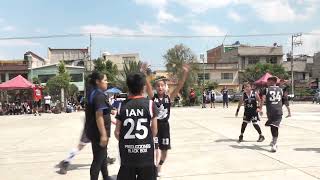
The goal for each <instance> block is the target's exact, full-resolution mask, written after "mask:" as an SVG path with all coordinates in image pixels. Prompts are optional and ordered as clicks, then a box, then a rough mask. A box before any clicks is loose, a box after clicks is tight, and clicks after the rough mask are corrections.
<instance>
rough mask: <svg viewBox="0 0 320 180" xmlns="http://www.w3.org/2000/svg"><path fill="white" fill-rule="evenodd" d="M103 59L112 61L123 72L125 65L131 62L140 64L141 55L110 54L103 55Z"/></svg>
mask: <svg viewBox="0 0 320 180" xmlns="http://www.w3.org/2000/svg"><path fill="white" fill-rule="evenodd" d="M102 58H103V59H104V60H105V61H107V60H110V61H111V62H112V63H113V64H116V65H117V67H118V70H119V71H123V65H124V63H126V62H129V61H135V62H139V61H140V57H139V53H127V54H110V53H108V52H105V53H102Z"/></svg>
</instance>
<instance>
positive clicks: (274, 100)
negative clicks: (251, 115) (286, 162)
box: [262, 77, 283, 152]
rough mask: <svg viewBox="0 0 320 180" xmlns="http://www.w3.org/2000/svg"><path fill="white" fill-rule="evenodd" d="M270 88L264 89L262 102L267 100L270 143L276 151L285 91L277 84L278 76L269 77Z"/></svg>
mask: <svg viewBox="0 0 320 180" xmlns="http://www.w3.org/2000/svg"><path fill="white" fill-rule="evenodd" d="M267 83H268V88H266V89H265V90H264V91H263V98H262V103H264V101H265V102H266V108H267V117H268V121H267V122H266V126H270V128H271V134H272V142H271V143H270V146H271V152H276V151H277V149H278V147H277V140H278V135H279V126H280V123H281V120H282V96H283V91H282V89H281V88H280V87H278V86H277V85H276V84H277V77H270V78H268V81H267Z"/></svg>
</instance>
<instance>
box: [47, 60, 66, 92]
mask: <svg viewBox="0 0 320 180" xmlns="http://www.w3.org/2000/svg"><path fill="white" fill-rule="evenodd" d="M58 73H59V74H58V75H57V76H54V77H52V78H50V79H49V80H48V82H47V85H46V86H47V88H48V92H49V93H50V94H51V95H53V96H54V97H55V96H56V97H60V95H61V89H65V90H66V92H67V94H66V95H68V89H69V85H70V81H71V77H70V75H69V73H68V72H67V69H66V67H65V65H64V62H63V61H60V63H59V66H58Z"/></svg>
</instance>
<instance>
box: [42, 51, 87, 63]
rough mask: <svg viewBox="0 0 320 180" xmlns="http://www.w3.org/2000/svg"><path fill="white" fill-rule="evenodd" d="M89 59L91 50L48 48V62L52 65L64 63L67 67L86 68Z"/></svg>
mask: <svg viewBox="0 0 320 180" xmlns="http://www.w3.org/2000/svg"><path fill="white" fill-rule="evenodd" d="M88 59H89V48H83V49H53V48H50V47H49V48H48V60H49V63H50V64H56V63H59V62H60V61H64V62H65V64H67V65H72V66H85V65H86V62H87V60H88Z"/></svg>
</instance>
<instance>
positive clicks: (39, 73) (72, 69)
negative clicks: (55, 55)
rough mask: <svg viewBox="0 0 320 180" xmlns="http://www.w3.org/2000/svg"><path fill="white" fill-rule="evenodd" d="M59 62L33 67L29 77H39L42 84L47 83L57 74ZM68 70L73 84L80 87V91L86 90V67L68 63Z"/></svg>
mask: <svg viewBox="0 0 320 180" xmlns="http://www.w3.org/2000/svg"><path fill="white" fill-rule="evenodd" d="M58 66H59V64H58V63H56V64H50V65H45V66H41V67H37V68H32V70H31V73H29V79H30V78H31V75H32V77H37V78H38V79H39V80H40V82H41V84H42V85H46V83H47V82H48V80H49V79H50V78H52V77H54V76H56V75H57V74H58V73H59V72H58ZM65 67H66V70H67V71H68V73H69V74H70V77H71V84H74V85H76V86H77V87H78V89H79V91H84V71H85V68H84V67H82V66H71V65H66V66H65Z"/></svg>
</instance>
